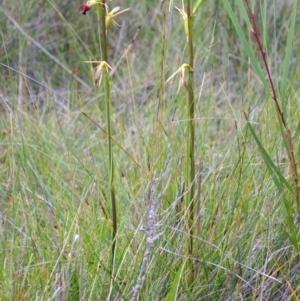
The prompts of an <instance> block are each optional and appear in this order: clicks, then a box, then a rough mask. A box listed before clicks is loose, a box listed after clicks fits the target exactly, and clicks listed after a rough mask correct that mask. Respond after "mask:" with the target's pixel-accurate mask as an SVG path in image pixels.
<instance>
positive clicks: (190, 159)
mask: <svg viewBox="0 0 300 301" xmlns="http://www.w3.org/2000/svg"><path fill="white" fill-rule="evenodd" d="M186 6H187V17H188V50H189V65H190V68H189V78H188V114H189V121H188V140H187V141H188V142H187V152H188V156H187V167H188V168H187V170H188V171H187V173H188V174H187V178H188V179H189V181H188V185H187V187H190V191H189V195H188V197H187V206H188V207H189V245H188V254H189V257H190V258H192V257H193V253H194V252H193V248H194V246H193V244H194V242H193V237H194V201H195V188H196V185H195V120H194V119H195V118H194V117H195V104H194V72H193V70H194V47H193V16H192V8H191V7H192V3H191V0H187V2H186ZM188 266H189V271H190V275H189V287H192V286H193V282H194V268H193V261H192V259H190V262H189V263H188Z"/></svg>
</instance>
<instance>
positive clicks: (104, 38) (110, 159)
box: [101, 0, 118, 272]
mask: <svg viewBox="0 0 300 301" xmlns="http://www.w3.org/2000/svg"><path fill="white" fill-rule="evenodd" d="M105 17H106V3H105V0H104V1H102V4H101V21H102V22H101V27H102V30H101V31H102V43H101V45H102V56H103V61H105V62H106V63H107V62H108V55H107V30H106V25H105ZM103 76H104V82H105V86H104V88H105V101H106V119H107V142H108V164H109V166H108V168H109V180H108V195H109V198H110V201H111V207H112V221H113V234H112V269H111V272H112V271H113V265H114V258H115V252H116V235H117V228H118V224H117V206H116V195H115V187H114V185H115V183H114V158H113V151H112V139H111V136H112V125H111V95H110V80H109V74H108V72H104V74H103Z"/></svg>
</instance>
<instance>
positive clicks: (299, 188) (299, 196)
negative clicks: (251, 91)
mask: <svg viewBox="0 0 300 301" xmlns="http://www.w3.org/2000/svg"><path fill="white" fill-rule="evenodd" d="M245 3H246V7H247V10H248V14H249V17H250V20H251V24H252V27H253V32H252V33H253V35H254V38H255V40H256V43H257V45H258V48H259V51H260V53H261V56H262V59H263V62H264V66H265V69H266V72H267V76H268V79H269V84H270V88H271V93H272V99H273V101H274V103H275V107H276V111H277V113H278V115H279V119H280V122H281V124H282V126H283V131H284V132H283V133H284V135H285V136H286V137H287V140H288V148H289V149H288V151H289V160H290V166H291V169H292V170H293V174H294V182H295V197H296V203H297V208H298V222H299V223H300V185H299V172H298V164H297V161H296V158H295V150H294V142H293V135H292V132H291V129H289V128H288V126H287V122H286V119H285V117H284V113H283V111H282V109H281V107H280V105H279V101H278V97H277V93H276V90H275V86H274V81H273V78H272V75H271V72H270V68H269V65H268V62H267V58H266V52H265V51H264V49H263V46H262V43H261V40H260V37H259V33H258V30H257V26H256V20H255V14H254V12H253V11H252V9H251V7H250V4H249V1H248V0H245Z"/></svg>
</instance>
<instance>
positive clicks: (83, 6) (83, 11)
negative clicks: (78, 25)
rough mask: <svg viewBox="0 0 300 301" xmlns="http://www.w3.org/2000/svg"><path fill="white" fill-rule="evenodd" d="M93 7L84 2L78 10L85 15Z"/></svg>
mask: <svg viewBox="0 0 300 301" xmlns="http://www.w3.org/2000/svg"><path fill="white" fill-rule="evenodd" d="M91 8H92V6H90V5H87V4H82V5H81V6H80V7H79V9H78V12H79V13H80V14H81V15H85V14H86V12H87V11H89V10H90V9H91Z"/></svg>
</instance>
